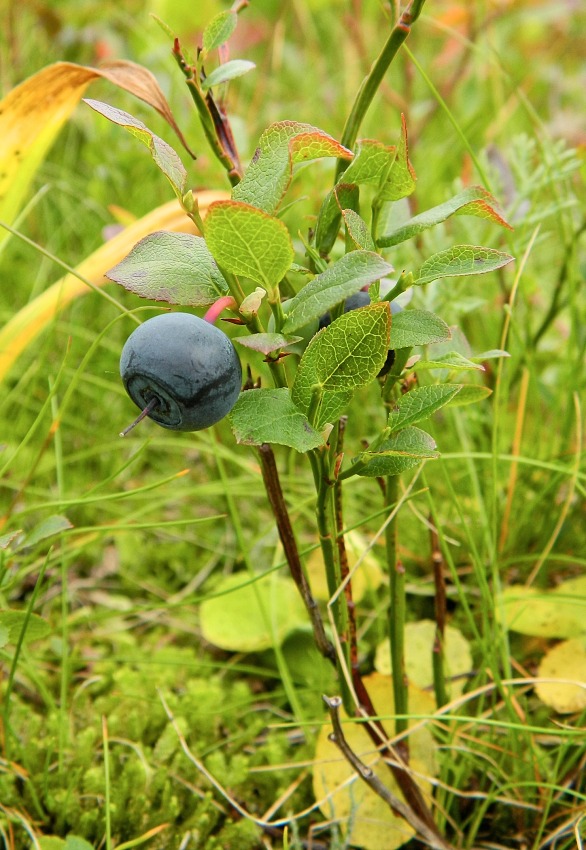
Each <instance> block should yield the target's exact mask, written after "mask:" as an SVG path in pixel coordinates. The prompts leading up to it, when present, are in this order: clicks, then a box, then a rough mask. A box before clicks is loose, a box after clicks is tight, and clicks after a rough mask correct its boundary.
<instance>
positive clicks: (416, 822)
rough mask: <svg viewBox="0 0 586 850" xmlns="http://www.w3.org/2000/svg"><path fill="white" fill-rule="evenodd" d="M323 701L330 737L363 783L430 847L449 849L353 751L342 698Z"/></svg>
mask: <svg viewBox="0 0 586 850" xmlns="http://www.w3.org/2000/svg"><path fill="white" fill-rule="evenodd" d="M323 700H324V702H325V704H326V705H327V707H328V711H329V712H330V719H331V721H332V728H333V732H332V734H331V735H330V740H331V741H332V742H333V743H334V744H335V745H336V746H337V747H338V749H339V750H340V752H341V753H342V755H343V756H344V758H345V759H346V761H347V762H348V763H349V764H350V765H351V766H352V767H353V768H354V770H355V771H356V773H357V774H358V776H359V777H360V778H361V779H362V780H363V782H366V784H367V785H368V786H369V787H370V788H371V789H372V790H373V791H374V793H375V794H377V795H378V796H379V797H380V798H381V800H384V802H385V803H386V804H387V805H388V806H389V808H390V809H391V810H392V811H393V812H395V813H396V814H398V815H400V816H401V817H402V818H404V819H405V820H406V821H407V823H409V824H410V825H411V826H412V827H413V829H414V830H415V831H416V832H417V833H418V834H419V836H420V837H421V838H422V839H423V840H424V841H425V842H426V843H427V844H429V846H430V847H433V848H437V850H446V848H449V846H450V845H449V844H448V843H447V842H446V841H445V840H444V839H443V838H442V837H441V836H440V835H438V834H437V832H436V831H435V829H430V827H429V826H428V825H427V824H426V823H425V822H424V821H423V820H422V819H421V818H419V817H418V816H417V815H416V814H415V813H414V812H413V810H412V809H411V807H410V806H408V805H407V804H406V803H404V802H403V801H402V800H400V799H399V798H398V797H396V796H395V795H394V794H393V793H392V791H389V789H388V788H387V787H386V786H385V785H384V783H383V782H381V780H380V779H379V778H378V776H377V775H376V774H375V772H374V771H373V770H372V768H370V767H368V765H366V764H364V762H363V761H362V760H361V759H360V758H359V757H358V756H357V755H356V753H355V752H354V750H352V748H351V747H350V745H349V744H348V741H347V740H346V738H345V736H344V732H343V730H342V724H341V722H340V708H341V706H342V700H341V698H340V697H327V696H324V697H323Z"/></svg>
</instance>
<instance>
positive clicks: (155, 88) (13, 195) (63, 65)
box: [0, 61, 193, 242]
mask: <svg viewBox="0 0 586 850" xmlns="http://www.w3.org/2000/svg"><path fill="white" fill-rule="evenodd" d="M98 78H102V79H106V80H109V81H110V82H111V83H113V84H114V85H116V86H118V87H119V88H122V89H125V90H126V91H129V92H131V94H134V95H135V96H136V97H138V98H140V99H141V100H144V101H145V103H148V104H149V106H152V107H153V108H154V109H156V110H157V112H159V114H160V115H162V116H163V117H164V118H165V120H166V121H167V122H168V123H169V124H170V125H171V127H173V129H174V130H175V132H176V133H177V135H178V136H179V138H180V140H181V142H182V144H183V145H184V147H185V148H186V149H187V150H189V148H188V147H187V144H186V143H185V140H184V139H183V136H182V134H181V131H180V129H179V127H178V126H177V124H176V123H175V120H174V118H173V115H172V114H171V110H170V108H169V105H168V103H167V101H166V100H165V97H164V95H163V92H162V91H161V89H160V88H159V84H158V83H157V81H156V79H155V77H154V76H153V75H152V74H151V72H150V71H149V70H148V69H147V68H143V67H142V66H141V65H137V64H136V63H134V62H123V61H119V62H111V63H110V64H109V65H108V66H104V67H103V68H90V67H86V66H84V65H76V64H74V63H73V62H57V63H55V64H54V65H49V66H47V67H46V68H43V69H42V70H41V71H39V72H38V73H37V74H34V75H33V76H32V77H29V78H28V79H27V80H25V81H24V82H23V83H21V84H20V85H19V86H16V88H14V89H12V91H10V92H9V93H8V94H7V95H6V97H5V98H4V100H3V101H2V102H1V103H0V139H1V140H2V145H1V147H0V221H4V222H6V223H7V224H12V222H13V221H14V220H15V218H16V216H17V215H18V213H19V211H20V209H21V207H22V205H23V202H24V200H25V198H26V196H27V193H28V190H29V187H30V184H31V181H32V179H33V177H34V175H35V172H36V171H37V169H38V167H39V165H40V164H41V163H42V161H43V159H44V158H45V156H46V154H47V152H48V150H49V148H50V147H51V145H52V144H53V142H54V141H55V139H56V137H57V134H58V133H59V131H60V130H61V128H62V126H63V124H64V123H65V121H67V119H68V118H69V116H70V115H71V113H72V112H73V110H74V109H75V107H76V106H77V104H78V103H79V101H80V99H81V97H82V95H83V93H84V91H85V90H86V88H87V87H88V85H89V84H90V83H91V82H92V81H93V80H96V79H98ZM189 152H190V153H191V151H189ZM192 155H193V154H192ZM6 237H7V231H6V230H0V242H1V241H2V240H3V239H5V238H6Z"/></svg>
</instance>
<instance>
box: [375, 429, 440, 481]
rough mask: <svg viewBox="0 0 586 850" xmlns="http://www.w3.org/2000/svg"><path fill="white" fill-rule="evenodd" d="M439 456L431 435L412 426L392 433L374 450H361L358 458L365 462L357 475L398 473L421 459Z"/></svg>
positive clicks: (376, 476) (378, 475)
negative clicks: (363, 467)
mask: <svg viewBox="0 0 586 850" xmlns="http://www.w3.org/2000/svg"><path fill="white" fill-rule="evenodd" d="M437 457H439V452H437V451H436V443H435V440H434V439H433V437H432V436H431V435H430V434H428V433H427V432H426V431H422V430H421V429H420V428H414V427H412V426H410V427H407V428H404V429H403V430H402V431H398V432H397V433H396V434H392V435H391V436H390V437H389V439H388V440H385V441H384V443H382V445H381V446H380V448H379V449H378V451H376V452H362V454H361V455H359V457H358V460H360V461H362V462H367V466H366V468H365V469H363V470H362V471H361V472H359V473H358V474H359V475H362V476H364V477H366V478H379V477H381V476H385V475H400V473H401V472H403V471H404V470H406V469H411V468H412V467H414V466H417V464H419V463H421V461H422V460H426V459H430V458H431V459H433V458H437Z"/></svg>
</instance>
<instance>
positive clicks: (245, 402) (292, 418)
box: [229, 387, 324, 452]
mask: <svg viewBox="0 0 586 850" xmlns="http://www.w3.org/2000/svg"><path fill="white" fill-rule="evenodd" d="M229 418H230V423H231V425H232V430H233V432H234V436H235V437H236V440H237V441H238V442H239V443H243V444H244V445H247V446H260V445H262V444H263V443H277V444H278V445H280V446H290V448H292V449H295V451H297V452H307V451H309V450H310V449H315V448H317V447H318V446H321V445H323V442H324V440H323V437H322V436H321V434H318V433H317V431H314V429H313V428H312V427H311V425H310V424H309V422H308V421H307V417H306V416H304V414H303V413H302V412H301V411H300V410H299V408H298V407H296V406H295V404H293V402H292V401H291V396H290V394H289V390H288V389H287V388H286V387H283V388H280V389H274V390H273V389H261V390H247V391H246V392H243V393H241V394H240V396H239V398H238V401H237V402H236V404H235V405H234V407H233V408H232V412H231V413H230V416H229Z"/></svg>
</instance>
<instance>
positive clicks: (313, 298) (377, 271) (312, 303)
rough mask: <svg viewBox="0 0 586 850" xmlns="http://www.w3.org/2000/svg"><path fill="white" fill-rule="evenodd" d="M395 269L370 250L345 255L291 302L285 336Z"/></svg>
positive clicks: (284, 330)
mask: <svg viewBox="0 0 586 850" xmlns="http://www.w3.org/2000/svg"><path fill="white" fill-rule="evenodd" d="M392 270H393V267H392V266H391V265H390V264H389V263H387V262H386V261H385V260H383V258H382V257H381V256H379V254H375V253H373V252H371V251H351V252H350V253H349V254H345V255H344V256H343V257H341V258H340V259H339V260H338V261H337V262H336V263H334V264H333V265H331V266H328V268H327V269H326V270H325V272H322V273H321V274H319V275H316V277H314V279H313V280H312V281H310V282H309V283H307V284H306V285H305V286H304V287H303V289H301V290H300V291H299V292H298V293H297V295H295V297H294V298H292V299H291V301H290V302H288V303H289V305H290V306H289V308H288V313H287V319H286V321H285V323H284V325H283V333H291V332H292V331H295V330H297V329H298V328H301V327H303V325H306V324H307V323H308V322H309V321H310V320H311V319H315V318H318V317H319V316H321V315H323V314H324V313H327V311H328V310H331V308H332V307H335V305H336V304H339V303H340V302H341V301H343V300H344V299H345V298H348V297H349V296H350V295H354V293H356V292H358V291H359V290H360V289H362V287H363V286H368V285H369V284H371V283H374V281H375V280H379V279H380V278H381V277H384V276H385V275H386V274H389V273H390V272H391V271H392Z"/></svg>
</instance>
